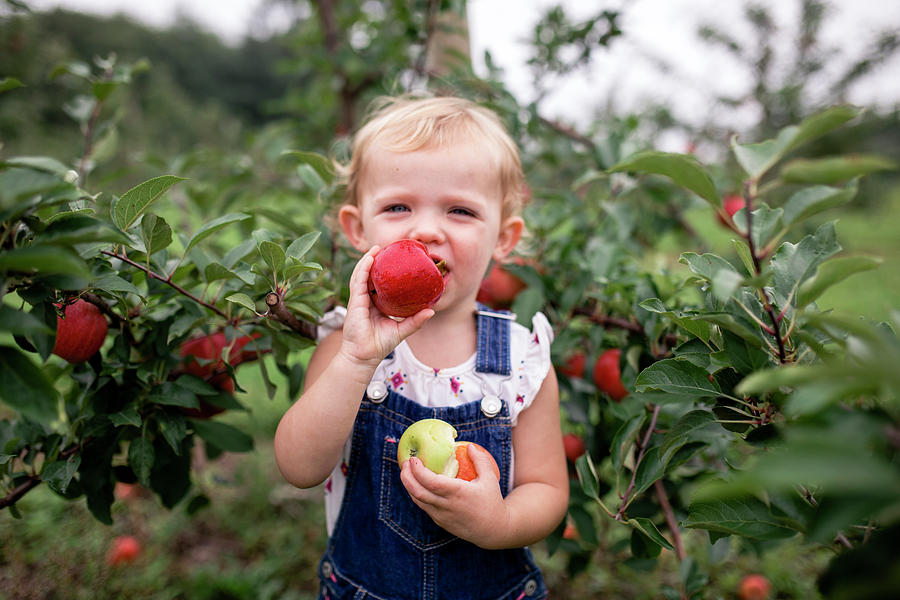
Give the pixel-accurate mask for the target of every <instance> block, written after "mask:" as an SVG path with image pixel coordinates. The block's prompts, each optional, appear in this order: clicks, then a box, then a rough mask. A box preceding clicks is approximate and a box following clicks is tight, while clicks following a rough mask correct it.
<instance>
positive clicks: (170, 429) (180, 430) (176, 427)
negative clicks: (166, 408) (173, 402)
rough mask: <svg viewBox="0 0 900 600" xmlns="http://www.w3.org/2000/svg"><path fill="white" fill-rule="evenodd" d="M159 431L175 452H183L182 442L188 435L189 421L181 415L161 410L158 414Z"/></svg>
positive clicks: (178, 453)
mask: <svg viewBox="0 0 900 600" xmlns="http://www.w3.org/2000/svg"><path fill="white" fill-rule="evenodd" d="M156 422H157V424H158V425H159V432H160V433H161V434H162V436H163V437H164V438H165V440H166V443H167V444H169V447H170V448H172V451H173V452H175V454H177V455H180V454H181V442H182V440H184V438H185V437H186V436H187V422H186V421H185V419H184V417H182V416H181V415H173V414H170V413H168V412H160V413H157V415H156Z"/></svg>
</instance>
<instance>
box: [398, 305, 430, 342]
mask: <svg viewBox="0 0 900 600" xmlns="http://www.w3.org/2000/svg"><path fill="white" fill-rule="evenodd" d="M433 316H434V310H433V309H430V308H423V309H422V310H420V311H419V312H417V313H416V314H414V315H413V316H411V317H407V318H405V319H403V320H402V321H400V322H398V323H397V333H398V334H400V339H401V340H402V339H405V338H407V337H409V336H410V335H412V334H413V333H415V332H416V331H418V330H419V328H420V327H422V325H424V324H425V321H427V320H428V319H430V318H431V317H433Z"/></svg>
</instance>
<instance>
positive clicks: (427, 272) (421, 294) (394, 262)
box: [368, 240, 445, 317]
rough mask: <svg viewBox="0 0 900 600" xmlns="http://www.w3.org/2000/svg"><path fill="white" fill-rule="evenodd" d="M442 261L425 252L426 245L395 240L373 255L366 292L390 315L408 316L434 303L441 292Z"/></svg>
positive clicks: (442, 291)
mask: <svg viewBox="0 0 900 600" xmlns="http://www.w3.org/2000/svg"><path fill="white" fill-rule="evenodd" d="M444 273H445V263H444V261H442V260H435V259H433V258H432V257H430V256H429V255H428V249H427V248H426V247H425V244H423V243H422V242H419V241H416V240H398V241H396V242H394V243H392V244H388V245H387V246H385V247H384V248H382V249H381V250H380V251H379V252H378V254H376V255H375V261H374V262H373V263H372V269H371V270H370V271H369V281H368V286H369V295H370V296H371V297H372V302H373V303H374V304H375V307H376V308H377V309H378V310H380V311H381V312H382V313H384V314H385V315H387V316H389V317H411V316H412V315H414V314H416V313H417V312H419V311H420V310H423V309H426V308H430V307H432V306H434V304H435V302H437V301H438V299H439V298H440V297H441V294H443V293H444Z"/></svg>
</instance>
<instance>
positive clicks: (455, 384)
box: [450, 377, 462, 396]
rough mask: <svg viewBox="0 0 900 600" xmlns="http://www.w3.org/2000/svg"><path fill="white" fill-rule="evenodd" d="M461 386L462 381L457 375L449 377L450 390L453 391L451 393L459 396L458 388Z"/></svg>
mask: <svg viewBox="0 0 900 600" xmlns="http://www.w3.org/2000/svg"><path fill="white" fill-rule="evenodd" d="M461 387H462V382H461V381H460V380H459V377H451V378H450V390H451V391H452V392H453V395H455V396H459V389H460V388H461Z"/></svg>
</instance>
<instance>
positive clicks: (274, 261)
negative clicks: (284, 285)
mask: <svg viewBox="0 0 900 600" xmlns="http://www.w3.org/2000/svg"><path fill="white" fill-rule="evenodd" d="M259 253H260V255H261V256H262V258H263V260H264V261H266V264H267V265H269V266H270V267H271V268H272V270H273V271H275V272H278V271H280V270H281V268H282V267H283V266H284V262H285V260H286V255H285V253H284V249H283V248H282V247H281V246H279V245H278V244H276V243H275V242H270V241H268V240H264V241H262V242H260V244H259Z"/></svg>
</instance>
